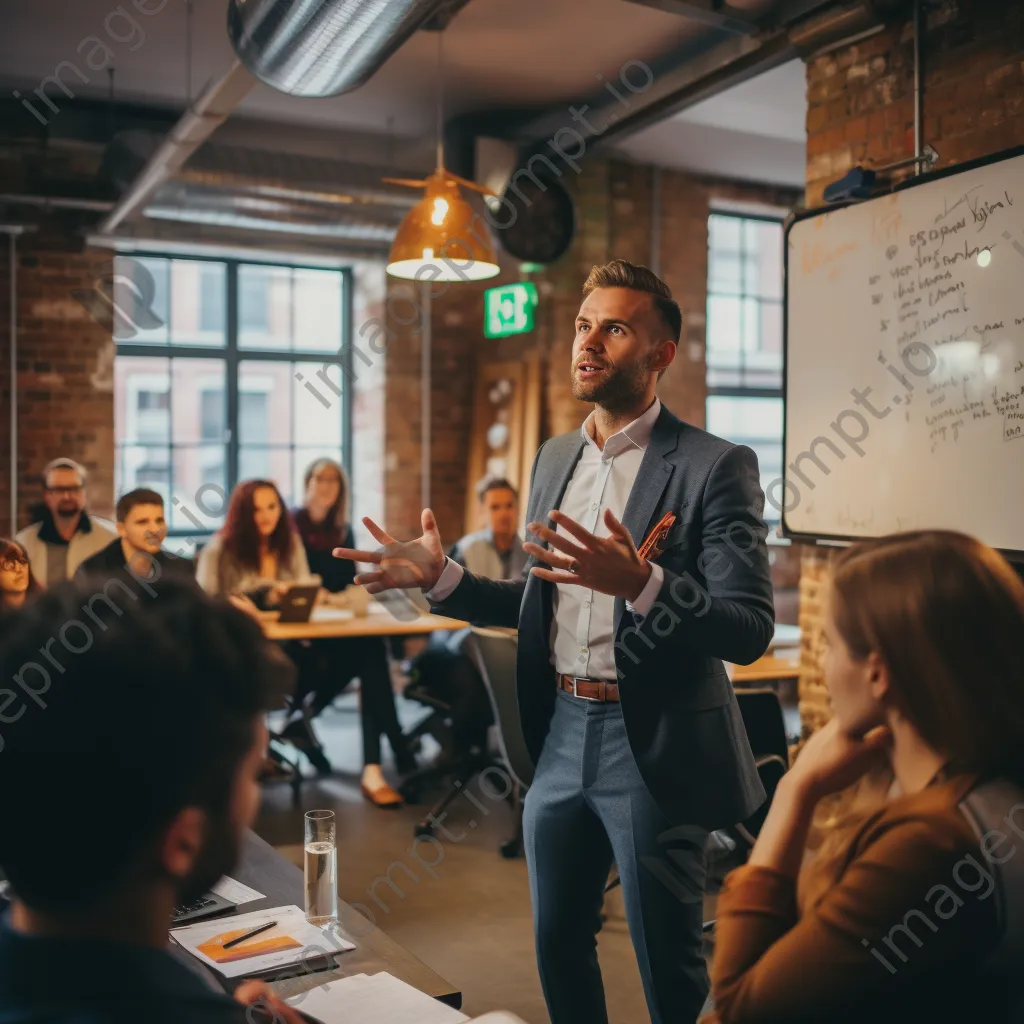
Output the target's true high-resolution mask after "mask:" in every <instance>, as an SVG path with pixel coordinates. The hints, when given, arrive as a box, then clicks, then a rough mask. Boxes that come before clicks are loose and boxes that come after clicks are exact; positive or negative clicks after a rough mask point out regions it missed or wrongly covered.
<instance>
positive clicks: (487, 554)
mask: <svg viewBox="0 0 1024 1024" xmlns="http://www.w3.org/2000/svg"><path fill="white" fill-rule="evenodd" d="M477 497H478V498H479V499H480V515H481V518H482V519H483V521H484V522H485V523H486V524H487V525H486V526H485V527H484V528H483V529H482V530H479V531H477V532H476V533H468V534H466V536H465V537H463V538H462V539H461V540H459V541H456V542H455V546H454V547H453V548H452V549H451V551H449V552H448V556H449V558H451V559H452V561H454V562H458V563H459V565H461V566H464V567H465V568H466V569H468V570H469V571H470V572H475V573H477V574H478V575H480V576H488V577H490V578H491V579H492V580H512V579H515V578H516V577H518V576H521V575H522V572H523V569H524V568H525V567H526V557H527V556H526V552H525V551H523V539H522V537H520V536H519V534H518V533H517V531H516V524H517V523H518V521H519V496H518V494H517V493H516V489H515V488H514V487H513V486H512V485H511V484H510V483H509V482H508V481H507V480H505V479H503V478H501V477H498V478H494V479H491V480H485V481H484V482H483V483H482V484H481V485H480V486H479V487H478V488H477ZM342 546H343V547H349V548H350V547H354V545H353V544H349V543H346V544H344V545H342Z"/></svg>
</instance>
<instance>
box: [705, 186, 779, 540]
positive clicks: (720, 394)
mask: <svg viewBox="0 0 1024 1024" xmlns="http://www.w3.org/2000/svg"><path fill="white" fill-rule="evenodd" d="M712 217H729V218H732V219H734V220H738V221H740V222H743V221H759V222H761V223H769V224H777V225H778V226H779V233H780V236H781V243H780V244H782V245H783V246H784V245H785V220H786V218H785V215H784V214H783V213H781V212H780V213H779V214H777V215H773V214H771V213H760V212H759V213H753V212H749V213H748V212H746V211H745V210H733V209H729V208H727V207H716V206H714V205H712V206H711V208H710V209H709V211H708V246H707V250H708V271H707V289H706V294H705V300H704V302H705V311H706V310H707V306H708V303H709V300H710V299H711V298H712V296H714V297H717V298H730V299H735V300H736V301H737V302H739V303H740V304H741V305H742V303H743V302H744V301H746V300H748V299H752V300H754V301H756V302H757V303H758V304H759V308H760V304H761V303H765V302H773V300H771V299H765V298H763V297H761V296H760V295H752V294H750V293H748V292H747V290H746V282H745V275H744V273H743V263H744V260H743V256H744V255H745V253H746V251H747V250H746V246H745V243H744V241H743V228H742V223H741V227H740V249H739V256H740V284H739V289H738V291H737V292H736V293H735V294H732V293H728V294H726V293H722V292H719V291H715V290H714V289H713V288H712V287H711V223H710V222H711V218H712ZM782 256H783V257H784V256H785V253H784V252H783V254H782ZM780 267H781V268H782V273H783V280H782V282H781V297H780V298H779V300H778V306H779V311H780V314H781V315H782V316H783V318H784V316H785V304H786V297H785V269H784V260H782V259H780ZM773 304H774V303H773ZM705 330H707V318H705ZM709 341H710V339H709V338H708V337H705V342H704V353H705V374H704V386H705V396H704V418H705V423H706V422H707V415H708V399H710V398H777V399H779V400H780V401H781V402H782V421H783V430H782V431H780V433H779V444H780V445H781V444H782V441H783V434H784V432H785V419H786V393H785V380H786V348H785V344H783V346H782V351H781V357H782V358H781V366H780V369H779V384H778V387H764V386H754V385H747V384H710V383H708V377H709V375H710V370H711V369H713V368H712V367H710V359H709V353H710V345H709ZM740 351H741V353H742V352H743V349H742V347H741V349H740ZM745 370H746V365H745V360H744V359H743V358H742V356H741V360H740V369H739V374H740V376H741V377H742V376H743V375H744V373H745ZM741 443H742V442H741ZM782 461H783V467H784V466H785V449H783V451H782ZM765 518H766V519H767V521H768V522H769V524H770V525H775V524H777V522H778V520H779V517H778V516H776V517H775V518H772V517H771V516H770V515H769V512H768V507H767V506H766V508H765Z"/></svg>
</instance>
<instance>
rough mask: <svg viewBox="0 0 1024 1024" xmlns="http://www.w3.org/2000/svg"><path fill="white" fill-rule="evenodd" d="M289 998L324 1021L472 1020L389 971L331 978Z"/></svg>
mask: <svg viewBox="0 0 1024 1024" xmlns="http://www.w3.org/2000/svg"><path fill="white" fill-rule="evenodd" d="M288 1002H289V1003H290V1004H291V1005H292V1006H294V1007H295V1008H296V1009H298V1010H301V1011H302V1012H303V1013H308V1014H310V1016H313V1017H316V1018H317V1019H318V1020H321V1021H323V1024H381V1021H387V1024H461V1022H463V1021H468V1020H469V1018H468V1017H467V1016H466V1015H465V1014H464V1013H460V1012H459V1011H458V1010H453V1009H452V1008H451V1007H450V1006H446V1005H445V1004H444V1003H441V1002H438V1000H436V999H433V998H431V997H430V996H428V995H426V994H425V993H423V992H420V990H419V989H416V988H413V987H412V986H411V985H407V984H406V983H405V982H404V981H399V979H398V978H396V977H394V976H393V975H390V974H388V973H387V972H386V971H383V972H381V973H380V974H373V975H368V974H355V975H352V976H351V977H349V978H342V979H341V980H339V981H330V982H327V983H326V984H325V985H319V986H317V987H316V988H313V989H310V990H309V991H308V992H303V993H301V994H300V995H297V996H295V997H294V998H293V999H290V1000H288Z"/></svg>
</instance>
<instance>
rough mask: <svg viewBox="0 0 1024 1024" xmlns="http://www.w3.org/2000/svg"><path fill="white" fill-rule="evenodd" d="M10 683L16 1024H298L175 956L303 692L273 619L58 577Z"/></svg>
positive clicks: (247, 990) (7, 927)
mask: <svg viewBox="0 0 1024 1024" xmlns="http://www.w3.org/2000/svg"><path fill="white" fill-rule="evenodd" d="M58 638H59V639H58ZM40 651H45V654H46V657H42V656H41V654H40ZM58 667H59V671H58ZM0 681H2V682H3V683H5V684H6V688H2V689H0V793H3V805H4V807H3V824H2V827H0V868H2V870H3V872H4V873H5V874H6V875H7V878H8V879H9V881H10V885H11V888H12V890H13V894H14V896H13V902H12V904H11V906H10V908H9V909H8V910H7V911H6V912H5V913H4V914H3V915H2V916H0V1018H2V1019H3V1021H4V1022H5V1024H7V1022H10V1024H43V1022H45V1024H129V1022H130V1024H139V1022H141V1021H145V1022H147V1024H182V1022H184V1021H188V1022H189V1024H256V1022H267V1024H269V1022H270V1021H277V1022H284V1024H298V1022H299V1021H301V1020H302V1017H301V1016H300V1015H299V1013H298V1011H296V1010H294V1009H292V1008H290V1007H287V1006H285V1005H284V1004H283V1003H280V1002H279V1001H278V1000H276V999H275V998H274V997H273V995H272V994H271V993H270V991H269V989H267V988H266V986H265V985H263V984H262V983H260V982H252V983H247V984H246V985H244V986H242V987H241V988H240V989H239V990H238V991H237V992H236V996H235V998H232V997H230V996H228V995H227V994H226V993H225V992H223V991H221V990H220V989H218V988H216V987H214V986H213V984H212V982H211V981H208V980H206V978H204V977H203V976H201V975H200V974H199V973H198V972H197V971H196V970H195V969H193V968H192V967H191V966H189V965H187V964H186V963H185V962H184V960H183V959H181V958H179V956H175V955H174V954H172V953H171V952H169V950H168V934H167V933H168V928H169V924H170V916H171V909H172V908H173V907H174V906H176V905H178V904H180V903H182V902H185V901H189V900H192V899H195V898H197V897H198V896H200V895H201V894H202V893H204V892H205V891H207V890H208V889H209V887H210V886H211V885H213V884H214V883H215V882H216V881H217V879H219V878H220V877H221V876H222V875H223V874H224V873H225V872H226V871H229V870H230V869H231V868H232V866H233V865H234V863H235V860H236V858H237V857H238V854H239V847H240V843H241V841H242V838H243V834H244V832H245V829H246V828H248V826H249V825H250V824H251V823H252V821H253V819H254V817H255V814H256V810H257V807H258V804H259V788H258V785H257V782H256V776H257V772H258V771H259V768H260V765H261V763H262V760H263V753H264V748H265V746H266V741H267V731H266V726H265V725H264V713H265V711H267V710H268V709H271V708H273V707H276V706H279V705H280V704H281V703H282V701H283V698H284V695H285V692H286V691H287V689H288V687H289V686H290V685H291V683H292V671H291V668H290V665H289V663H287V662H286V661H284V660H283V659H282V656H281V655H279V654H278V653H277V652H276V649H275V648H273V647H272V646H271V645H270V644H269V643H268V642H267V641H266V640H265V639H264V638H263V634H262V632H261V631H260V628H259V626H258V625H257V624H256V623H255V622H253V621H252V619H251V618H250V617H249V616H248V615H246V614H244V613H243V612H241V611H238V610H237V609H235V608H233V607H231V605H229V604H228V603H227V602H225V601H219V600H215V599H212V598H209V597H207V596H206V595H204V594H203V593H202V592H201V591H200V590H199V589H198V588H197V587H195V586H194V585H192V584H189V583H185V582H181V581H176V580H168V581H166V582H165V583H164V585H163V586H162V587H161V590H160V592H159V594H158V595H157V596H155V597H147V596H145V595H136V594H135V593H134V592H128V591H125V593H124V594H122V592H121V591H113V592H112V594H111V593H106V592H104V593H98V592H97V591H96V589H95V586H92V587H90V586H88V585H87V584H86V583H62V584H60V585H59V586H57V587H55V588H52V589H51V590H49V591H47V593H45V594H44V595H42V596H41V597H40V598H38V600H35V601H33V602H30V603H28V604H26V605H25V606H24V608H22V609H20V610H18V611H17V612H15V613H13V614H11V615H9V616H6V617H5V618H4V620H3V623H2V624H0ZM243 1003H245V1004H246V1005H243Z"/></svg>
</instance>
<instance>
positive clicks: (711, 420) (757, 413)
mask: <svg viewBox="0 0 1024 1024" xmlns="http://www.w3.org/2000/svg"><path fill="white" fill-rule="evenodd" d="M707 429H708V430H709V431H710V432H711V433H712V434H717V435H718V436H719V437H724V438H725V439H726V440H727V441H732V442H734V443H735V444H745V445H747V446H749V447H750V448H753V449H754V452H755V453H756V454H757V464H758V469H759V471H760V477H761V489H762V490H765V489H766V488H767V487H768V485H769V484H770V483H771V482H772V481H773V480H776V479H778V478H779V477H781V476H782V399H781V398H744V397H740V396H732V395H709V396H708V400H707ZM765 518H767V519H770V520H773V521H774V519H776V518H778V513H777V512H776V510H775V509H774V507H773V506H772V505H771V504H770V503H766V504H765Z"/></svg>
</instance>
